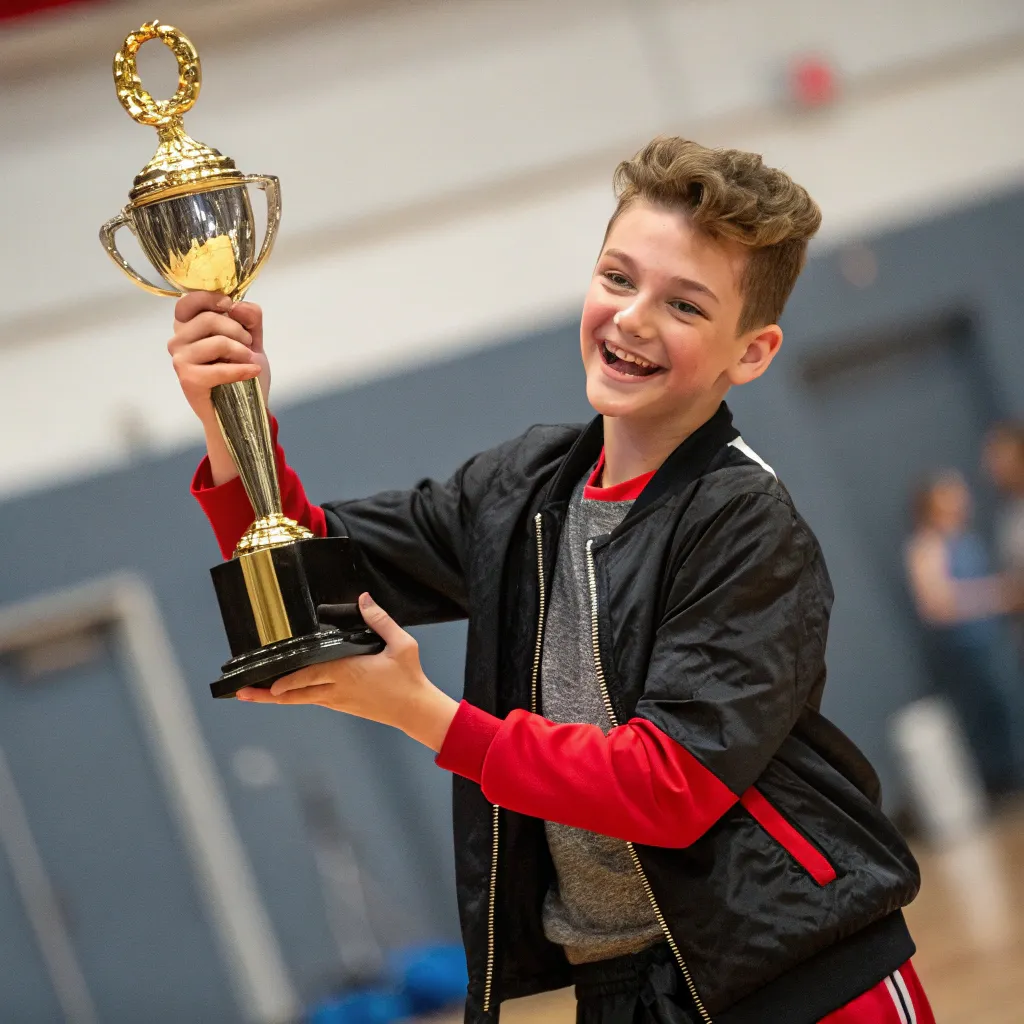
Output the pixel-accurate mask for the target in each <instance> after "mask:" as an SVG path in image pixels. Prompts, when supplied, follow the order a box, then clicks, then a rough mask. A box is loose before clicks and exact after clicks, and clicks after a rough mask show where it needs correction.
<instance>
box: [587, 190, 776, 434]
mask: <svg viewBox="0 0 1024 1024" xmlns="http://www.w3.org/2000/svg"><path fill="white" fill-rule="evenodd" d="M747 258H748V252H747V250H746V249H745V248H744V247H743V246H741V245H740V244H738V243H735V242H729V241H719V240H716V239H713V238H711V237H709V236H708V235H706V234H704V233H703V232H701V231H699V230H697V229H696V228H694V226H693V225H692V224H691V222H690V219H689V217H688V216H687V215H686V214H685V213H684V212H682V211H676V210H670V209H666V208H663V207H660V206H652V205H651V204H649V203H647V202H644V201H637V202H635V203H633V204H632V205H630V206H629V207H627V208H626V209H625V210H624V211H623V212H622V213H621V214H620V215H619V217H618V218H617V219H616V221H615V223H614V224H613V225H612V227H611V230H610V231H609V232H608V237H607V238H606V239H605V243H604V246H603V248H602V251H601V256H600V258H599V259H598V262H597V266H596V267H595V269H594V278H593V280H592V282H591V285H590V289H589V291H588V292H587V297H586V301H585V302H584V305H583V316H582V320H581V322H580V347H581V351H582V355H583V366H584V368H585V370H586V373H587V398H588V400H589V401H590V404H591V405H592V406H593V407H594V408H595V409H596V410H597V411H598V412H599V413H601V414H602V415H604V416H614V417H625V418H629V419H634V420H637V421H640V420H643V421H647V423H648V424H649V425H650V426H651V427H652V428H655V429H657V428H659V427H660V428H663V429H670V430H678V431H679V432H680V433H681V434H682V433H687V432H689V431H690V430H693V429H695V428H696V427H697V426H699V425H700V424H701V423H703V422H704V421H705V420H706V419H707V418H709V417H710V416H711V415H712V414H713V413H714V411H715V409H717V408H718V405H719V403H720V402H721V400H722V398H723V396H724V395H725V393H726V391H728V389H729V387H730V386H732V385H734V384H743V383H746V382H747V381H749V380H753V379H754V378H755V377H758V376H760V375H761V374H762V373H763V372H764V370H765V369H767V367H768V364H769V363H770V362H771V360H772V358H773V357H774V355H775V352H776V351H777V350H778V347H779V344H780V343H781V341H782V331H781V330H780V329H779V328H778V327H777V326H775V325H771V326H768V327H762V328H756V329H754V330H752V331H748V332H746V333H745V334H737V325H738V324H739V322H740V316H741V313H742V311H743V295H742V293H741V291H740V282H741V280H742V277H743V271H744V268H745V266H746V261H747Z"/></svg>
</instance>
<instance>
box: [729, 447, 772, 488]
mask: <svg viewBox="0 0 1024 1024" xmlns="http://www.w3.org/2000/svg"><path fill="white" fill-rule="evenodd" d="M729 447H730V448H735V449H736V450H737V451H739V452H743V454H744V455H746V457H747V458H748V459H750V460H751V461H752V462H756V463H757V464H758V465H759V466H760V467H761V468H762V469H766V470H768V472H769V473H771V475H772V476H773V477H775V478H776V479H778V473H776V472H775V470H774V469H772V467H771V466H769V465H768V463H767V462H765V461H764V459H762V458H761V456H760V455H758V454H757V452H755V451H754V449H753V448H751V447H750V445H749V444H747V442H746V441H744V440H743V438H742V437H737V438H736V440H735V441H730V442H729Z"/></svg>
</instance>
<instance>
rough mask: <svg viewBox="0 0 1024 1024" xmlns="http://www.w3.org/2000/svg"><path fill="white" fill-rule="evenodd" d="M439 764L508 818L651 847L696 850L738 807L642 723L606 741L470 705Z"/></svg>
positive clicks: (593, 731)
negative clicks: (521, 817)
mask: <svg viewBox="0 0 1024 1024" xmlns="http://www.w3.org/2000/svg"><path fill="white" fill-rule="evenodd" d="M437 764H438V765H439V766H440V767H441V768H445V769H447V770H448V771H451V772H454V773H455V774H457V775H463V776H465V777H466V778H469V779H472V780H473V781H474V782H478V783H479V784H480V786H481V788H482V789H483V792H484V795H485V796H486V797H487V799H488V800H489V801H491V803H495V804H498V805H500V806H502V807H505V808H507V809H508V810H511V811H517V812H519V813H520V814H529V815H532V816H534V817H537V818H543V819H545V820H547V821H557V822H559V823H561V824H563V825H571V826H574V827H575V828H582V829H586V830H587V831H589V832H598V833H600V834H601V835H606V836H612V837H614V838H616V839H625V840H627V841H629V842H635V843H641V844H644V845H648V846H669V847H683V846H689V845H690V844H691V843H693V842H694V841H695V840H697V839H699V838H700V837H701V836H702V835H703V834H704V833H705V832H706V831H707V830H708V829H709V828H710V827H711V826H712V825H713V824H714V823H715V822H716V821H718V819H719V818H720V817H721V816H722V815H723V814H725V812H726V811H727V810H729V808H730V807H732V806H733V804H735V803H736V802H737V800H738V797H737V795H736V794H734V793H732V792H731V791H730V790H729V789H728V788H727V787H726V786H725V784H724V783H722V782H721V781H720V780H719V779H718V778H717V777H716V776H715V775H713V774H712V773H711V772H710V771H708V769H707V768H705V767H704V766H703V765H702V764H701V763H700V762H699V761H698V760H697V759H696V758H695V757H694V756H693V755H692V754H690V753H688V752H687V750H686V749H685V748H684V747H682V746H681V745H680V744H678V743H676V742H675V741H674V740H672V739H670V738H669V737H668V736H666V735H665V733H663V732H661V731H660V730H659V729H658V728H657V727H656V726H654V725H652V724H651V723H650V722H649V721H647V720H645V719H641V718H634V719H633V720H632V721H629V722H627V723H625V724H624V725H620V726H617V727H616V728H614V729H612V730H611V732H609V733H608V734H607V735H605V734H604V733H603V732H602V731H601V730H600V729H599V728H598V727H597V726H594V725H556V724H555V723H553V722H549V721H548V720H547V719H545V718H542V717H541V716H540V715H534V714H530V713H529V712H527V711H513V712H512V713H511V714H510V715H509V716H508V718H506V719H505V720H504V721H502V720H501V719H499V718H495V717H494V716H493V715H489V714H488V713H487V712H485V711H481V710H480V709H479V708H477V707H474V706H473V705H472V704H468V703H466V702H465V701H463V702H462V704H461V705H460V707H459V710H458V712H457V713H456V715H455V718H454V720H453V721H452V724H451V726H450V728H449V730H448V733H447V735H446V736H445V740H444V744H443V745H442V747H441V751H440V753H439V754H438V756H437Z"/></svg>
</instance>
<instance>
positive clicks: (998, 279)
mask: <svg viewBox="0 0 1024 1024" xmlns="http://www.w3.org/2000/svg"><path fill="white" fill-rule="evenodd" d="M1022 239H1024V194H1014V195H1009V196H1004V197H1001V198H998V199H994V200H991V201H988V202H986V203H985V204H984V205H981V206H979V207H977V208H973V209H966V210H963V211H961V212H957V213H954V214H951V215H948V216H944V217H942V218H939V219H936V220H933V221H930V222H928V223H924V224H918V225H914V226H911V227H908V228H906V229H901V230H899V231H896V232H891V233H888V234H885V235H882V236H880V237H877V238H874V239H871V240H869V241H870V245H871V247H872V250H873V252H874V254H875V257H876V259H877V262H878V275H877V280H876V282H875V283H874V284H873V285H872V286H870V287H868V288H857V287H854V286H853V285H851V284H849V283H848V282H847V281H846V279H845V278H844V277H843V275H842V274H841V273H840V264H839V255H838V254H834V255H825V256H822V257H819V258H815V259H813V260H812V261H811V262H810V264H809V266H808V268H807V270H806V272H805V274H804V276H803V278H802V279H801V282H800V284H799V286H798V288H797V291H796V293H795V294H794V296H793V298H792V300H791V303H790V306H789V309H788V310H787V313H786V316H785V320H784V327H785V330H786V342H785V346H784V348H783V352H782V355H781V357H780V359H779V360H778V362H777V363H776V364H775V366H774V367H773V368H772V370H771V372H770V373H769V374H768V376H767V377H766V378H765V379H764V380H762V381H760V382H757V383H756V384H754V385H752V386H750V387H749V388H747V389H746V390H745V391H743V392H737V393H734V395H733V396H732V397H731V399H730V402H731V404H732V406H733V410H734V413H735V414H736V417H737V420H738V422H739V425H740V427H741V429H742V431H743V434H744V437H745V438H746V440H747V441H748V443H749V444H751V445H752V446H753V447H754V448H755V449H756V450H757V451H758V452H759V453H760V454H761V455H762V456H763V457H764V458H765V459H766V460H767V461H768V462H770V463H771V464H772V465H773V466H774V467H775V468H776V470H777V471H778V472H779V475H780V476H781V477H782V479H783V480H784V481H785V483H786V484H787V485H788V487H789V488H790V490H791V491H792V492H793V494H794V496H795V498H796V500H797V502H798V505H799V507H800V508H801V510H802V511H803V513H804V515H805V517H806V518H807V519H808V520H809V521H810V523H811V525H812V526H813V527H814V529H815V530H816V532H817V534H818V536H819V538H820V540H821V543H822V545H823V547H824V549H825V553H826V556H827V559H828V562H829V566H830V569H831V572H832V576H833V581H834V584H835V588H836V592H837V600H836V605H835V612H834V618H833V627H832V633H831V640H830V646H829V668H830V683H829V687H828V690H827V694H826V711H827V712H828V713H829V714H830V716H831V717H832V718H834V720H835V721H837V722H838V724H839V725H840V726H842V727H843V728H844V729H845V730H846V731H847V732H848V733H849V734H850V735H851V736H852V737H853V738H854V739H855V740H856V741H857V742H858V743H859V744H860V746H861V747H862V748H863V749H864V750H865V751H866V752H867V753H868V754H869V756H870V757H871V758H872V759H873V761H874V762H875V763H876V765H877V766H878V768H879V770H880V772H881V773H882V775H883V780H884V782H885V785H886V789H887V793H888V794H889V797H890V806H895V804H896V802H898V795H899V784H898V778H897V773H896V771H895V767H894V760H893V758H892V756H891V754H890V752H889V747H888V740H887V735H886V720H887V717H888V716H889V714H890V713H891V712H892V711H894V710H895V709H897V708H898V707H899V706H901V705H902V704H904V703H906V702H907V701H908V700H909V699H912V698H913V697H914V696H915V695H917V694H919V693H921V692H923V691H924V690H925V689H926V688H927V685H928V682H927V679H926V677H925V676H924V674H923V670H922V668H921V664H920V657H919V655H918V653H917V650H916V647H915V643H914V640H913V636H912V634H910V633H908V620H907V617H906V609H905V607H904V606H903V604H901V597H900V595H899V594H898V593H897V592H896V590H894V587H893V584H892V579H891V578H887V576H886V569H885V566H884V565H882V564H881V563H880V562H879V559H878V553H877V552H872V551H871V550H870V545H869V544H868V543H867V542H866V540H865V537H864V534H863V531H860V530H859V528H858V525H857V516H858V506H857V502H856V501H853V500H851V498H850V492H849V487H848V478H850V475H851V473H852V474H853V478H856V479H865V478H868V477H870V473H871V472H872V471H873V470H872V467H873V466H874V465H875V462H876V460H879V455H880V453H879V451H878V449H877V447H865V448H864V450H862V452H861V453H860V455H859V458H860V459H861V460H862V463H861V464H859V465H856V466H854V465H852V464H848V463H849V460H850V458H851V456H850V454H849V450H848V449H844V454H843V455H842V457H841V458H840V457H839V456H838V455H837V452H836V449H835V446H834V444H832V443H831V442H830V441H829V438H834V437H835V429H836V426H837V425H836V424H834V423H832V424H828V423H826V422H825V420H824V418H823V417H825V416H827V409H823V408H822V406H821V404H820V402H816V401H815V400H814V398H813V396H811V395H810V394H809V393H808V389H807V387H806V385H805V384H804V382H803V378H802V377H801V372H800V368H801V366H802V365H803V361H804V360H805V359H806V358H807V356H808V355H809V354H812V353H814V352H817V351H819V350H821V349H823V347H824V346H828V345H833V344H837V343H840V342H842V341H843V340H844V339H857V338H859V337H868V336H873V335H875V334H877V333H879V332H882V333H884V332H891V331H894V330H895V331H899V330H900V329H901V328H902V327H904V326H906V327H907V328H908V329H909V328H912V327H913V325H914V324H915V323H919V322H922V321H932V320H935V319H936V318H937V317H938V318H941V317H942V316H943V315H945V314H946V313H954V312H960V313H965V314H966V315H967V316H968V317H969V318H970V323H971V328H970V329H971V339H970V349H969V351H970V353H971V359H972V360H973V361H975V363H976V367H975V368H976V369H977V371H978V373H979V374H980V375H981V377H982V378H983V379H984V381H985V385H984V388H985V391H984V399H983V401H984V402H985V403H986V404H987V408H986V410H985V412H986V414H987V415H989V417H990V418H996V417H998V416H1000V415H1004V414H1008V413H1017V414H1020V413H1024V365H1022V363H1021V360H1020V358H1019V350H1020V344H1021V342H1020V334H1019V332H1020V324H1021V323H1022V322H1024V289H1022V287H1021V285H1022V279H1021V261H1022V256H1024V244H1022ZM157 343H158V340H157V339H153V344H157ZM269 344H270V345H271V346H273V344H274V341H273V339H269ZM167 372H168V373H170V372H171V370H170V367H169V366H168V368H167ZM979 379H980V378H979ZM891 383H892V385H893V387H895V388H896V389H897V392H898V390H899V389H900V388H902V387H904V386H905V385H906V384H907V383H908V381H900V380H897V381H893V382H891ZM909 384H910V386H912V385H913V378H912V377H911V378H909ZM897 399H898V394H897ZM937 401H938V399H937ZM897 405H898V402H897ZM892 408H895V406H893V404H892V402H889V403H888V404H887V406H886V409H887V410H891V409H892ZM275 411H276V412H277V414H278V415H279V417H280V419H281V421H282V433H281V436H282V441H283V442H284V444H285V447H286V450H287V451H288V453H289V457H290V460H291V462H292V463H293V465H295V466H296V467H297V468H298V469H299V471H300V473H301V475H302V478H303V480H304V481H305V483H306V486H307V490H308V491H309V493H310V495H311V496H312V497H313V498H314V500H316V499H326V498H334V497H345V496H358V495H362V494H365V493H368V492H372V491H375V490H377V489H380V488H386V487H398V486H403V485H408V484H411V483H412V482H414V481H415V480H416V479H417V478H419V477H421V476H424V475H434V474H436V475H444V474H447V473H448V472H449V471H450V470H451V469H452V468H453V467H455V466H456V465H457V464H458V462H459V461H460V460H461V459H463V458H464V457H467V456H469V455H470V454H472V453H473V452H474V451H476V450H479V449H481V448H484V447H486V446H489V445H491V444H494V443H496V442H498V441H500V440H502V439H504V438H506V437H509V436H511V435H513V434H516V433H517V432H519V431H521V430H522V429H523V428H525V427H526V426H528V425H529V424H531V423H534V422H542V421H546V422H552V421H561V420H580V419H584V418H587V417H588V415H589V414H588V407H587V405H586V401H585V397H584V394H583V379H582V374H581V372H580V368H579V356H578V342H577V330H576V325H575V324H574V323H565V324H561V325H555V326H552V327H551V329H550V330H546V331H544V332H542V333H539V334H535V335H532V336H529V337H525V338H516V339H513V340H510V341H509V342H508V343H506V344H502V345H500V346H497V347H491V348H488V349H486V350H485V351H480V352H477V353H475V354H471V355H465V356H460V357H459V358H458V359H456V360H454V361H451V362H447V363H443V364H436V365H432V366H428V367H425V368H420V369H416V370H413V371H411V372H409V373H406V374H401V375H398V376H395V377H391V378H388V379H386V380H380V381H377V382H374V383H372V384H369V385H366V386H362V387H358V388H355V389H352V390H348V391H344V392H338V393H334V394H331V395H329V396H327V397H321V398H317V399H315V400H312V401H308V402H303V403H299V404H295V405H291V406H289V407H287V408H277V409H276V410H275ZM862 412H863V414H864V415H865V416H867V417H868V418H870V417H871V415H872V410H871V409H870V408H865V409H863V410H862ZM885 415H887V416H888V415H891V412H890V411H887V412H885ZM935 415H936V416H937V417H940V418H941V417H942V415H943V411H942V409H940V408H936V409H935ZM30 429H31V425H30V424H26V430H30ZM899 429H901V428H900V427H899V425H898V423H897V424H896V425H895V426H894V430H899ZM7 443H9V444H16V443H18V442H17V439H15V438H8V439H7ZM891 443H892V445H893V446H894V447H896V446H899V445H900V444H901V438H900V437H899V436H893V437H892V438H891ZM199 456H200V452H199V450H198V449H192V450H189V451H186V452H184V453H181V454H178V455H174V456H169V457H161V458H158V459H145V460H140V461H138V462H136V463H135V464H132V465H130V466H128V467H125V468H123V469H120V470H118V471H116V472H111V473H107V474H104V475H102V476H99V477H96V478H93V479H89V480H87V481H84V482H79V483H75V484H73V485H69V486H62V487H56V488H53V489H49V490H45V491H40V492H37V493H33V494H31V495H27V496H23V497H19V498H18V499H17V500H13V501H9V502H7V503H5V504H2V505H0V537H3V538H4V541H5V543H4V557H3V571H2V573H0V603H5V602H11V601H18V600H21V599H24V598H28V597H31V596H34V595H38V594H43V593H46V592H48V591H52V590H54V589H57V588H60V587H63V586H65V585H69V584H74V583H78V582H82V581H86V580H89V579H91V578H94V577H99V576H103V575H106V574H109V573H110V572H112V571H113V570H116V569H131V570H134V571H135V572H138V573H140V574H141V575H142V576H144V577H145V578H146V579H147V580H148V581H149V582H150V583H151V585H152V587H153V588H154V591H155V593H156V595H157V598H158V601H159V604H160V607H161V609H162V611H163V614H164V616H165V618H166V623H167V628H168V630H169V632H170V635H171V637H172V640H173V642H174V644H175V647H176V650H177V654H178V657H179V659H180V662H181V665H182V667H183V669H184V672H185V675H186V678H187V680H188V681H189V685H190V687H191V690H192V693H193V695H194V700H195V704H196V707H197V709H198V713H199V717H200V721H201V724H202V728H203V730H204V731H205V734H206V738H207V740H208V742H209V744H210V746H211V748H212V750H213V752H214V756H215V758H216V759H217V761H218V765H219V767H220V770H221V772H222V775H223V778H224V782H225V786H226V788H227V792H228V796H229V799H230V801H231V804H232V808H233V811H234V813H235V815H236V817H237V821H238V824H239V827H240V829H241V831H242V835H243V839H244V841H245V842H246V844H247V846H248V848H249V850H250V852H251V855H252V859H253V863H254V865H255V869H256V872H257V876H258V879H259V882H260V884H261V887H262V891H263V893H264V897H265V899H266V901H267V904H268V907H269V909H270V913H271V916H272V918H273V921H274V924H275V927H276V929H277V932H278V935H279V938H280V939H281V941H282V944H283V946H284V949H285V952H286V958H287V959H288V961H289V965H290V966H291V968H292V969H293V971H294V972H295V975H296V979H297V981H298V983H299V985H300V988H301V989H302V991H303V993H304V995H312V994H315V993H316V991H317V990H318V988H319V987H322V983H323V979H324V978H327V977H329V976H330V974H331V971H332V966H333V954H332V952H331V948H332V947H331V942H330V936H329V932H328V928H327V924H326V920H325V918H324V915H323V912H322V910H321V909H320V892H319V889H318V887H317V882H316V875H315V870H314V864H313V858H312V853H311V851H310V848H309V845H308V843H307V842H306V840H305V838H304V836H303V831H302V825H301V816H300V810H299V804H298V799H297V795H296V787H297V786H298V785H299V784H300V783H301V781H302V779H303V778H304V777H306V776H307V775H309V774H310V773H315V774H316V775H317V776H318V777H319V778H320V779H321V780H322V781H323V782H325V784H326V785H327V786H328V787H329V788H330V790H331V791H332V793H333V795H334V797H335V799H336V801H337V805H338V807H339V809H340V813H341V815H342V818H343V820H344V822H345V825H346V826H347V828H348V829H349V830H350V834H351V837H352V839H353V842H354V843H355V845H356V847H357V849H358V851H359V853H360V855H361V858H362V861H363V865H364V868H365V870H366V871H367V872H369V874H370V876H371V900H372V903H373V908H374V913H375V915H376V922H377V926H378V928H379V929H380V930H381V933H382V935H383V937H384V939H385V941H386V942H388V943H391V944H394V943H397V942H399V941H402V939H403V938H406V939H407V938H412V939H417V938H449V939H454V938H456V937H457V919H456V914H455V907H454V896H453V874H452V857H451V849H450V846H451V843H450V838H449V806H448V801H449V783H448V778H447V776H446V775H445V774H444V773H442V772H440V771H438V770H437V769H435V768H434V767H433V766H432V764H431V757H430V755H429V754H428V753H427V752H426V751H422V750H420V749H417V748H416V747H415V746H414V745H413V744H412V743H411V742H408V741H406V740H405V739H404V738H403V737H400V736H397V735H392V734H391V733H390V732H389V731H387V730H385V729H383V728H380V727H377V726H374V725H370V724H367V723H362V722H356V721H350V720H347V719H345V718H344V717H342V716H341V715H336V714H332V713H329V712H327V711H323V710H320V709H275V708H264V707H250V706H243V705H240V704H237V703H235V702H226V701H218V702H215V701H212V700H210V699H209V698H208V697H206V692H207V691H206V685H207V683H208V682H209V681H210V680H211V679H212V678H214V677H215V676H216V675H217V673H218V666H219V664H220V662H221V661H222V660H223V659H224V657H225V654H226V652H225V643H224V640H223V637H222V632H221V625H220V620H219V616H218V612H217V609H216V605H215V601H214V597H213V592H212V589H211V586H210V583H209V578H208V575H207V570H208V568H209V566H210V565H212V564H214V563H215V562H216V561H217V560H218V558H219V556H218V553H217V550H216V547H215V545H214V542H213V538H212V535H211V533H210V531H209V530H208V527H207V525H206V522H205V520H204V518H203V516H202V515H201V513H200V512H199V510H198V508H197V507H195V506H194V504H193V503H192V501H191V499H190V498H189V497H188V493H187V487H188V482H189V478H190V475H191V472H192V470H193V468H194V466H195V464H196V462H197V460H198V458H199ZM844 460H845V461H844ZM883 461H884V460H883ZM881 464H882V462H879V465H881ZM965 468H970V467H965ZM858 474H859V475H858ZM865 475H866V476H865ZM889 483H890V485H891V481H889ZM871 498H872V496H871V494H870V493H865V494H863V496H862V500H863V502H865V503H868V502H870V501H871ZM419 635H420V639H421V642H422V649H423V656H424V661H425V663H426V666H427V669H428V673H429V674H430V675H431V677H432V678H433V679H434V680H435V681H436V682H438V683H439V684H440V685H441V686H442V687H444V688H445V689H446V690H448V691H449V692H451V693H452V694H455V695H457V694H458V693H459V689H460V678H461V658H462V641H463V629H462V627H461V626H458V625H455V626H439V627H431V628H428V629H423V630H421V631H419ZM83 685H84V684H83ZM86 707H88V705H87V704H86ZM99 713H100V711H99V710H97V714H99ZM32 728H34V729H35V730H36V731H37V743H38V749H39V756H40V757H46V756H47V755H46V751H47V720H46V717H45V715H44V714H40V715H39V717H38V720H37V721H35V722H34V723H33V725H32ZM79 728H80V729H81V730H83V731H85V732H88V731H89V730H96V731H97V734H98V733H99V722H96V721H90V718H89V713H88V711H85V712H83V713H82V717H81V720H80V722H79ZM246 746H258V747H263V748H266V749H267V750H269V751H271V752H273V754H274V755H275V757H276V758H277V760H278V762H279V764H280V766H281V769H282V778H281V780H280V781H279V782H277V783H275V784H272V785H269V786H265V787H262V788H252V787H246V786H244V785H242V784H241V783H240V782H239V780H238V779H237V778H236V777H235V775H234V774H233V773H232V770H231V757H232V755H233V753H234V752H235V751H236V750H237V749H238V748H240V747H246ZM96 756H97V759H98V761H97V766H98V767H97V769H96V770H100V769H101V767H102V766H101V764H100V762H101V761H102V757H103V752H102V750H97V754H96ZM23 797H24V798H25V800H26V802H27V804H28V806H29V812H30V815H31V808H32V801H33V793H32V792H31V791H26V792H23ZM134 827H135V828H137V829H145V827H146V822H145V820H142V821H137V822H136V823H135V826H134ZM111 884H116V880H114V879H112V880H111ZM9 924H10V922H7V923H6V925H9ZM6 925H4V924H2V923H0V931H2V930H3V927H6Z"/></svg>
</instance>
